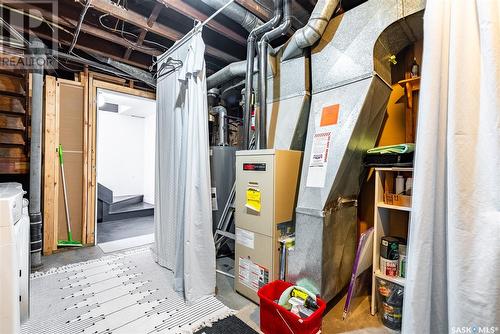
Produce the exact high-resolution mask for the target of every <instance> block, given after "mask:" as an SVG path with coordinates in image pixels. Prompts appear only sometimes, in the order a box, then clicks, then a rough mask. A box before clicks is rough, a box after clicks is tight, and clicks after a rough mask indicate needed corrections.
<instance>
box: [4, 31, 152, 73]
mask: <svg viewBox="0 0 500 334" xmlns="http://www.w3.org/2000/svg"><path fill="white" fill-rule="evenodd" d="M13 26H14V27H16V28H17V29H18V30H20V31H24V27H21V26H16V25H15V24H13ZM30 33H32V34H33V35H36V36H38V37H39V38H43V39H46V40H49V41H51V42H55V43H59V44H62V45H70V44H71V41H67V40H63V39H62V38H61V36H59V37H58V38H57V39H56V38H54V36H52V35H50V34H45V33H42V32H39V31H33V30H30ZM75 49H78V50H81V51H84V52H86V53H88V54H95V55H98V56H102V57H107V58H111V59H115V60H117V61H122V62H124V63H127V64H129V65H132V66H136V67H140V68H143V69H148V68H149V67H148V66H146V65H144V64H142V63H138V62H135V61H132V60H124V59H122V58H121V57H119V56H117V55H114V54H111V53H109V52H105V51H101V50H97V49H95V48H91V47H87V46H83V45H81V44H76V45H75Z"/></svg>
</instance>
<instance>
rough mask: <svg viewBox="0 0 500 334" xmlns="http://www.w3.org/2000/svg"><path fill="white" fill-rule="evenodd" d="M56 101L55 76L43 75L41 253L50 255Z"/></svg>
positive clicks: (54, 219) (54, 227) (54, 202)
mask: <svg viewBox="0 0 500 334" xmlns="http://www.w3.org/2000/svg"><path fill="white" fill-rule="evenodd" d="M56 105H57V101H56V78H54V77H51V76H46V77H45V121H44V123H45V129H44V155H43V156H44V159H43V168H44V177H43V189H44V191H43V194H44V195H43V224H44V229H43V254H44V255H50V254H52V252H53V251H54V250H56V249H57V218H58V217H57V203H58V193H57V189H58V182H59V174H58V169H57V167H58V163H57V152H56V147H57V137H58V132H59V131H58V124H57V111H56V109H57V107H56Z"/></svg>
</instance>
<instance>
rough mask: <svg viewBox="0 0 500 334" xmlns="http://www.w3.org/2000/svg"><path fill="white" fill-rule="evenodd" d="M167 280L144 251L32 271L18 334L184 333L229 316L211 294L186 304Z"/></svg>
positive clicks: (166, 272)
mask: <svg viewBox="0 0 500 334" xmlns="http://www.w3.org/2000/svg"><path fill="white" fill-rule="evenodd" d="M172 279H173V275H172V272H170V271H169V270H166V269H165V268H162V267H160V266H159V265H157V264H156V263H155V262H154V260H153V257H152V255H151V252H150V250H149V247H143V248H139V249H135V250H131V251H128V252H124V253H119V254H113V255H108V256H105V257H102V258H100V259H98V260H91V261H86V262H80V263H75V264H70V265H67V266H63V267H59V268H54V269H51V270H49V271H47V272H43V273H34V274H32V277H31V315H30V319H29V320H28V321H27V322H26V323H24V324H23V326H22V333H25V334H35V333H36V334H38V333H40V334H41V333H47V334H48V333H50V334H52V333H54V334H55V333H62V334H63V333H64V334H65V333H68V334H69V333H71V334H73V333H100V334H110V333H113V334H117V333H134V334H135V333H182V334H187V333H193V332H195V331H197V330H199V329H200V328H203V327H206V326H210V325H212V323H213V322H216V321H218V320H220V319H224V318H226V317H228V316H231V315H233V314H234V311H233V310H231V309H229V308H228V307H226V306H225V305H224V304H222V303H221V302H220V301H219V300H218V299H217V298H215V297H213V296H210V297H207V298H205V299H203V300H200V301H198V302H196V303H194V304H193V305H187V304H186V303H185V302H184V299H183V298H182V296H181V295H179V294H178V293H177V292H175V291H174V290H173V289H172Z"/></svg>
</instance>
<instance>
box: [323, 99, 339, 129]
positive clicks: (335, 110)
mask: <svg viewBox="0 0 500 334" xmlns="http://www.w3.org/2000/svg"><path fill="white" fill-rule="evenodd" d="M339 108H340V105H338V104H333V105H331V106H328V107H324V108H323V111H322V113H321V122H320V124H319V126H329V125H335V124H337V122H338V120H339Z"/></svg>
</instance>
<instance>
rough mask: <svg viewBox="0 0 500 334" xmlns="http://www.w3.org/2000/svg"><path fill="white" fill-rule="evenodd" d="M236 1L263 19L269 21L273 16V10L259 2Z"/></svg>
mask: <svg viewBox="0 0 500 334" xmlns="http://www.w3.org/2000/svg"><path fill="white" fill-rule="evenodd" d="M236 2H237V3H238V4H240V5H241V6H243V7H244V8H246V9H247V10H248V11H249V12H250V13H252V14H254V15H255V16H257V17H258V18H260V19H261V20H263V21H267V20H269V19H270V18H271V17H272V11H271V10H269V9H267V8H266V7H264V6H262V5H260V4H258V3H257V2H255V1H254V0H236Z"/></svg>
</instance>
